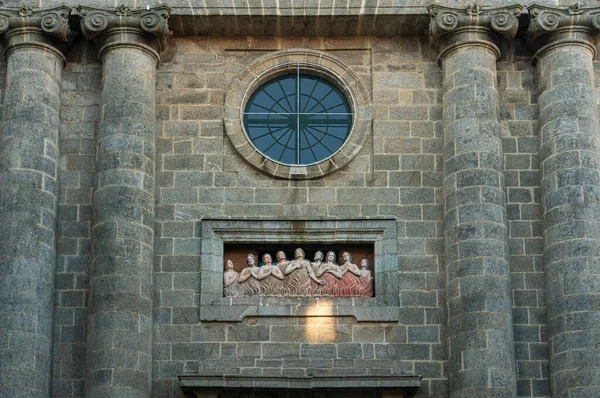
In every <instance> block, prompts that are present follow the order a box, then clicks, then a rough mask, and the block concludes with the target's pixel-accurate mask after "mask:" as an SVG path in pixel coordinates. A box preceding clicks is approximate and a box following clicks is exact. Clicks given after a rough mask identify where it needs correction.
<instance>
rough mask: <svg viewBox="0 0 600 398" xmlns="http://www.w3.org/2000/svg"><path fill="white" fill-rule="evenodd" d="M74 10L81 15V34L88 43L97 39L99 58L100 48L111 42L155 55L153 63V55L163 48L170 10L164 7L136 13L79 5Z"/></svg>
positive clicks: (111, 43)
mask: <svg viewBox="0 0 600 398" xmlns="http://www.w3.org/2000/svg"><path fill="white" fill-rule="evenodd" d="M77 11H78V12H79V13H80V14H81V15H82V16H83V19H82V20H81V31H82V32H83V35H84V36H85V37H86V38H87V39H90V40H92V39H94V40H98V39H100V41H101V43H100V50H99V55H100V56H101V54H102V53H103V50H104V47H106V46H111V45H114V44H115V43H127V44H130V45H136V46H139V47H141V48H143V49H145V50H148V51H151V52H153V53H154V52H156V53H155V54H153V55H154V56H155V57H156V58H157V60H158V54H157V53H159V52H161V51H162V50H163V49H164V48H166V45H167V41H166V39H167V36H168V34H169V28H168V19H169V15H170V12H171V9H170V8H169V7H167V6H165V5H162V6H159V7H153V8H148V9H139V10H132V9H131V8H129V7H127V6H125V5H121V6H118V7H116V8H114V9H112V10H108V9H97V8H91V7H85V6H79V7H78V8H77ZM111 36H112V37H111Z"/></svg>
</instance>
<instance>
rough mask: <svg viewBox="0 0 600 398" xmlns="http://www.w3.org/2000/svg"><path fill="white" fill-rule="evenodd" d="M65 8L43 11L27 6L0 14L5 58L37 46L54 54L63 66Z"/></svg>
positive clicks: (66, 30)
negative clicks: (11, 53)
mask: <svg viewBox="0 0 600 398" xmlns="http://www.w3.org/2000/svg"><path fill="white" fill-rule="evenodd" d="M70 14H71V8H70V7H66V6H61V7H56V8H51V9H47V10H40V9H34V8H32V7H31V6H21V7H19V8H5V9H2V10H1V11H0V35H2V39H3V46H4V47H5V50H6V55H7V56H8V54H10V52H11V51H13V50H15V49H16V48H18V47H22V46H37V47H42V48H44V49H46V50H49V51H52V52H54V53H55V54H56V55H58V56H59V57H60V58H62V59H63V62H66V60H65V58H64V55H63V51H64V49H65V48H64V47H66V42H67V40H68V39H69V34H70V30H69V15H70Z"/></svg>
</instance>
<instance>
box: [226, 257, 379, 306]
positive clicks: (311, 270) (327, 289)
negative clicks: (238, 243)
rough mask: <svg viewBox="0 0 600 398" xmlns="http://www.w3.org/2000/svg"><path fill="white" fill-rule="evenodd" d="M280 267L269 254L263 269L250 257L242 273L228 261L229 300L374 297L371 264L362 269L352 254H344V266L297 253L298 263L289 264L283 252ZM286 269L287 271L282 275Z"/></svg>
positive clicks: (296, 260) (227, 291) (327, 258)
mask: <svg viewBox="0 0 600 398" xmlns="http://www.w3.org/2000/svg"><path fill="white" fill-rule="evenodd" d="M277 260H278V262H277V264H273V259H272V258H271V255H270V254H269V253H265V254H263V257H262V262H263V266H262V267H259V266H258V265H257V262H256V258H255V257H254V255H253V254H248V255H247V256H246V268H244V269H243V270H242V271H241V272H239V273H238V272H237V271H235V269H234V264H233V262H232V261H231V260H227V263H226V265H225V272H224V273H223V289H224V292H225V296H226V297H248V296H291V297H294V296H333V297H372V296H373V284H374V278H373V274H372V272H371V270H370V269H369V262H368V261H367V259H363V260H362V261H361V263H360V268H359V267H358V266H357V265H356V264H353V263H352V256H351V255H350V253H349V252H347V251H344V252H342V261H343V264H342V265H341V266H340V265H339V264H338V263H337V262H336V254H335V252H333V251H328V252H327V255H326V256H325V259H324V258H323V252H321V251H317V252H316V253H315V255H314V261H313V262H312V263H311V262H309V261H308V260H307V259H306V258H305V253H304V250H302V249H301V248H297V249H296V250H294V259H293V260H291V261H287V259H286V256H285V253H284V252H283V251H279V252H277ZM282 268H283V271H282Z"/></svg>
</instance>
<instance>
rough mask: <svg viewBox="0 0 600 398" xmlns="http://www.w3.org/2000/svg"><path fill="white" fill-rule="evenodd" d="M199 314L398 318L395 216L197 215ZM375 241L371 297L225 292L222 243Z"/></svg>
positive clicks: (217, 317)
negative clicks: (278, 217) (226, 294)
mask: <svg viewBox="0 0 600 398" xmlns="http://www.w3.org/2000/svg"><path fill="white" fill-rule="evenodd" d="M201 230H202V244H201V246H202V253H201V267H200V269H201V272H200V320H201V321H242V320H243V319H244V318H245V317H248V316H276V317H299V316H302V317H304V316H309V317H310V316H328V317H330V316H334V317H336V316H350V317H354V318H356V320H357V321H380V322H394V321H398V320H399V296H398V277H399V275H398V262H397V237H396V220H395V219H393V218H377V219H358V220H357V219H353V220H323V219H313V220H266V219H243V220H230V219H204V220H202V221H201ZM225 242H227V243H234V242H239V243H260V244H265V243H269V244H277V243H294V244H297V245H298V246H300V247H301V246H302V244H303V243H304V244H309V243H323V244H327V243H336V244H337V243H348V244H352V243H373V244H374V251H375V263H376V267H377V272H376V273H375V296H374V297H343V298H342V297H339V298H338V297H265V296H257V297H223V264H224V258H223V245H224V243H225Z"/></svg>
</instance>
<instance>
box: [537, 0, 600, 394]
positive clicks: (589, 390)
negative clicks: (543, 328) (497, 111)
mask: <svg viewBox="0 0 600 398" xmlns="http://www.w3.org/2000/svg"><path fill="white" fill-rule="evenodd" d="M529 10H530V15H531V22H530V25H529V34H530V44H532V45H533V46H535V47H536V48H537V52H536V54H535V59H534V61H535V62H536V63H537V69H538V75H539V84H540V96H539V98H538V104H539V107H540V116H539V125H540V162H541V164H540V169H541V184H540V185H541V194H542V206H543V211H544V214H543V228H544V231H543V234H544V235H543V237H544V267H545V271H546V301H547V305H548V307H547V308H548V338H549V346H550V377H551V386H552V396H553V397H575V396H577V397H580V396H581V397H584V396H585V397H592V396H594V397H598V396H600V383H599V378H600V344H599V342H600V332H599V330H600V130H599V128H598V114H597V112H598V111H597V103H596V102H597V101H596V93H595V88H594V87H595V86H594V66H593V60H594V57H595V55H596V46H595V35H596V34H597V33H599V32H600V7H586V8H583V7H579V6H578V5H575V6H572V7H569V8H566V7H565V8H553V7H544V6H538V5H533V6H531V7H530V9H529Z"/></svg>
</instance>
